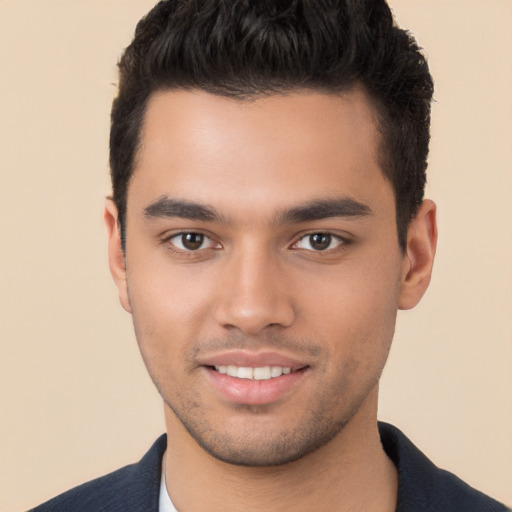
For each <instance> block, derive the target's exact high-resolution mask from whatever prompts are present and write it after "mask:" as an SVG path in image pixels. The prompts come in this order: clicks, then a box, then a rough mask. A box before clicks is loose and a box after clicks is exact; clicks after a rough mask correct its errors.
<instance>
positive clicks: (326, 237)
mask: <svg viewBox="0 0 512 512" xmlns="http://www.w3.org/2000/svg"><path fill="white" fill-rule="evenodd" d="M342 243H343V240H342V239H341V238H340V237H339V236H335V235H332V234H330V233H311V234H309V235H306V236H303V237H302V238H301V239H300V240H299V241H298V242H297V243H296V244H295V245H294V248H297V249H307V250H308V251H317V252H319V251H327V250H328V249H334V248H335V247H337V246H338V245H340V244H342Z"/></svg>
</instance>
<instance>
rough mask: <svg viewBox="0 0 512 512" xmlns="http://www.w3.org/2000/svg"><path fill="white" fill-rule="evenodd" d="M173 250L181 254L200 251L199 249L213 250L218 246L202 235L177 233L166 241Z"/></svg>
mask: <svg viewBox="0 0 512 512" xmlns="http://www.w3.org/2000/svg"><path fill="white" fill-rule="evenodd" d="M167 241H168V242H169V243H171V244H172V245H173V246H174V248H176V249H178V250H179V251H183V252H191V251H200V250H201V249H215V248H217V247H218V244H217V243H216V242H214V241H213V240H212V239H211V238H209V237H207V236H206V235H203V234H202V233H194V232H186V233H177V234H176V235H173V236H171V237H170V238H168V239H167Z"/></svg>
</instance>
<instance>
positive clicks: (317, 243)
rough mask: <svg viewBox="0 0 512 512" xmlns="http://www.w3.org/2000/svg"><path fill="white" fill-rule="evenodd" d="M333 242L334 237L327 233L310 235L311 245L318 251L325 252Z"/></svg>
mask: <svg viewBox="0 0 512 512" xmlns="http://www.w3.org/2000/svg"><path fill="white" fill-rule="evenodd" d="M331 241H332V236H331V235H329V234H327V233H313V234H312V235H309V244H310V245H311V248H312V249H314V250H316V251H325V249H327V248H328V247H329V246H330V245H331Z"/></svg>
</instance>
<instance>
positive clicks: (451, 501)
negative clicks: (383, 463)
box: [32, 423, 510, 512]
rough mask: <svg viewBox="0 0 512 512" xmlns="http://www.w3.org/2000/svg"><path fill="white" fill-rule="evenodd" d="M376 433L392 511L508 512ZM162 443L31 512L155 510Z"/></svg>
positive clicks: (388, 430) (388, 432)
mask: <svg viewBox="0 0 512 512" xmlns="http://www.w3.org/2000/svg"><path fill="white" fill-rule="evenodd" d="M379 431H380V436H381V440H382V444H383V446H384V449H385V451H386V453H387V454H388V456H389V457H390V459H391V460H392V461H393V462H394V463H395V465H396V466H397V468H398V478H399V485H398V503H397V508H396V512H506V511H507V510H510V509H507V507H505V506H504V505H502V504H501V503H498V502H497V501H495V500H493V499H492V498H489V497H488V496H485V495H484V494H482V493H481V492H479V491H477V490H475V489H473V488H472V487H470V486H469V485H467V484H465V483H464V482H462V480H460V479H459V478H457V477H456V476H455V475H453V474H452V473H449V472H447V471H443V470H441V469H438V468H437V467H436V466H435V465H434V464H432V462H430V461H429V460H428V459H427V458H426V457H425V455H423V453H421V451H420V450H418V448H416V447H415V446H414V445H413V444H412V443H411V442H410V441H409V439H407V437H405V435H404V434H403V433H402V432H400V430H398V429H397V428H395V427H393V426H392V425H388V424H387V423H379ZM166 445H167V439H166V436H165V435H163V436H161V437H160V438H159V439H157V441H156V442H155V443H154V444H153V446H152V447H151V449H150V450H149V452H148V453H146V455H144V457H143V458H142V459H141V460H140V462H138V463H137V464H132V465H130V466H126V467H124V468H122V469H119V470H117V471H115V472H114V473H110V474H108V475H106V476H103V477H101V478H97V479H96V480H92V481H91V482H88V483H85V484H83V485H80V486H78V487H75V488H74V489H71V490H70V491H67V492H65V493H64V494H61V495H60V496H57V497H56V498H53V499H52V500H50V501H48V502H47V503H44V504H43V505H40V506H39V507H36V508H34V509H32V511H33V512H158V499H159V491H160V477H161V465H162V456H163V454H164V451H165V448H166ZM194 512H196V511H194ZM197 512H199V511H197ZM205 512H206V511H205Z"/></svg>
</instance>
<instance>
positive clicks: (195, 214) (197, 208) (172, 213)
mask: <svg viewBox="0 0 512 512" xmlns="http://www.w3.org/2000/svg"><path fill="white" fill-rule="evenodd" d="M144 216H145V217H146V218H148V219H156V218H166V217H180V218H182V219H188V220H200V221H209V222H212V221H215V220H221V219H222V216H221V215H220V214H219V213H218V212H217V211H216V210H215V209H213V208H211V207H209V206H205V205H201V204H198V203H194V202H191V201H184V200H178V199H171V198H170V197H168V196H162V197H160V198H158V199H157V200H156V201H155V202H153V203H151V204H150V205H149V206H146V208H144Z"/></svg>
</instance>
